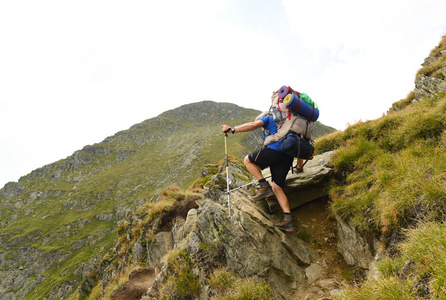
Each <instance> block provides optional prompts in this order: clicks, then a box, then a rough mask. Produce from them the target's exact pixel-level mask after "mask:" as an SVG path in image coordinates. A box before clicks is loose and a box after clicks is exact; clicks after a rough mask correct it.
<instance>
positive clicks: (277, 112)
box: [264, 91, 314, 159]
mask: <svg viewBox="0 0 446 300" xmlns="http://www.w3.org/2000/svg"><path fill="white" fill-rule="evenodd" d="M278 94H279V91H275V92H273V95H272V97H271V102H272V105H271V108H270V111H271V114H272V115H273V117H274V122H276V124H277V133H275V134H270V135H268V136H267V137H266V139H265V141H264V146H267V145H269V144H272V143H274V142H279V148H280V149H281V150H282V151H284V152H286V153H287V154H289V155H291V156H293V157H297V158H302V159H312V158H313V154H314V146H313V145H312V140H311V136H312V133H313V127H312V126H311V123H310V122H309V120H308V119H307V118H305V117H304V116H302V115H300V114H299V113H297V112H295V111H293V112H291V110H290V109H287V107H286V105H285V103H284V101H283V99H279V97H278Z"/></svg>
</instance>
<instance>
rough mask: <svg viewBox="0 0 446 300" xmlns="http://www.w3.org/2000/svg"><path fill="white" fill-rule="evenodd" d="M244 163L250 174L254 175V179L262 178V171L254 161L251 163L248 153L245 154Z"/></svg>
mask: <svg viewBox="0 0 446 300" xmlns="http://www.w3.org/2000/svg"><path fill="white" fill-rule="evenodd" d="M244 163H245V166H246V168H247V169H248V171H249V173H251V175H252V176H254V178H255V179H257V180H260V179H263V174H262V171H261V170H260V168H259V166H258V165H256V164H255V163H252V162H251V161H250V160H249V157H248V155H247V156H245V160H244Z"/></svg>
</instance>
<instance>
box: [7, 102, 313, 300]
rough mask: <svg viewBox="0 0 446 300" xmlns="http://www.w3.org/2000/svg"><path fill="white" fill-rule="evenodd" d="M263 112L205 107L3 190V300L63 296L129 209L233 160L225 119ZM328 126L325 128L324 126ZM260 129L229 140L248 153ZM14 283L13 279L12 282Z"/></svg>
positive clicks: (188, 108) (90, 149) (143, 127)
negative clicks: (210, 167) (223, 161)
mask: <svg viewBox="0 0 446 300" xmlns="http://www.w3.org/2000/svg"><path fill="white" fill-rule="evenodd" d="M259 113H260V112H259V111H256V110H252V109H246V108H243V107H239V106H237V105H234V104H230V103H216V102H212V101H202V102H197V103H192V104H188V105H184V106H181V107H178V108H176V109H173V110H170V111H167V112H165V113H162V114H161V115H159V116H158V117H155V118H151V119H148V120H146V121H143V122H141V123H139V124H136V125H134V126H132V127H131V128H129V129H128V130H123V131H120V132H118V133H116V134H115V135H113V136H110V137H108V138H106V139H105V140H104V141H102V142H100V143H97V144H94V145H88V146H85V147H84V148H83V149H82V150H79V151H76V152H75V153H74V154H73V155H71V156H69V157H67V158H65V159H62V160H59V161H57V162H55V163H52V164H49V165H46V166H44V167H42V168H39V169H37V170H34V171H33V172H31V173H30V174H28V175H26V176H23V177H22V178H20V180H19V182H17V183H14V182H11V183H8V184H6V185H5V186H4V188H2V189H0V278H2V280H1V283H0V298H2V299H3V298H4V297H10V298H11V299H24V298H25V299H41V298H45V297H47V298H55V297H60V298H64V297H65V296H66V295H69V294H71V292H72V291H73V289H75V288H76V287H77V286H78V284H79V282H81V281H82V278H85V276H86V272H88V269H89V268H88V266H89V265H91V264H93V262H94V261H96V260H98V259H100V258H101V257H102V256H103V255H104V253H106V252H107V251H108V250H109V249H110V247H112V245H113V242H114V239H115V238H116V231H115V226H116V223H117V221H119V220H121V219H122V218H123V217H125V216H126V214H127V213H128V212H129V211H130V210H132V209H133V210H134V209H135V208H137V207H138V206H140V205H141V204H142V203H144V202H147V201H156V196H155V195H157V194H158V193H159V192H160V191H161V190H162V189H163V188H165V187H166V186H169V185H175V186H182V187H185V186H188V185H189V184H191V183H192V182H193V181H194V180H195V179H196V178H197V177H198V176H199V173H200V170H201V168H202V166H203V165H204V164H206V163H216V162H218V161H219V160H220V159H222V158H224V138H223V137H224V136H223V134H222V133H221V131H220V125H221V124H223V123H226V124H229V125H236V124H241V123H244V122H247V121H251V120H254V118H255V117H256V116H257V115H258V114H259ZM318 126H319V125H318ZM261 143H262V137H261V132H260V131H256V132H253V133H249V134H240V135H237V134H236V135H234V136H232V135H231V136H230V138H229V139H228V148H229V150H228V152H229V154H231V155H234V156H237V157H243V156H244V155H246V154H247V153H249V152H250V151H252V150H253V149H254V148H255V147H258V146H259V145H261ZM3 279H5V280H3Z"/></svg>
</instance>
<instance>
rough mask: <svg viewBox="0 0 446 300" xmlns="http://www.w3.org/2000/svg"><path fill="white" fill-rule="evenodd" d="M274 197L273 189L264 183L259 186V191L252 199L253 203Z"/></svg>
mask: <svg viewBox="0 0 446 300" xmlns="http://www.w3.org/2000/svg"><path fill="white" fill-rule="evenodd" d="M272 195H274V192H273V189H272V188H271V186H270V185H269V183H268V182H267V183H265V184H263V185H262V184H261V185H260V191H259V193H258V194H257V195H255V196H254V197H252V198H253V199H254V200H255V201H257V200H260V199H263V198H266V197H269V196H272Z"/></svg>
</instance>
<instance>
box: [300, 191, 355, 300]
mask: <svg viewBox="0 0 446 300" xmlns="http://www.w3.org/2000/svg"><path fill="white" fill-rule="evenodd" d="M293 215H294V219H295V221H296V225H297V234H298V236H299V237H300V238H301V239H303V240H304V241H305V242H306V243H307V245H308V246H310V247H311V248H312V249H313V250H314V251H315V252H316V253H317V254H318V255H319V256H320V257H321V260H320V261H318V262H317V264H318V265H320V266H322V267H323V272H322V275H321V276H320V277H319V278H317V279H315V280H314V281H313V282H310V283H307V284H305V285H303V286H300V287H299V288H298V290H297V291H296V292H295V293H293V295H292V297H291V299H305V300H306V299H312V300H313V299H331V298H332V295H333V294H334V293H336V292H338V291H339V289H340V288H341V287H342V285H344V284H345V283H346V281H345V279H344V278H343V277H344V276H343V273H345V272H346V271H348V270H349V266H348V265H347V264H346V262H345V261H344V258H343V257H342V255H341V254H339V253H338V250H337V225H336V220H335V219H333V218H332V217H330V215H329V213H328V198H327V197H323V198H320V199H317V200H314V201H312V202H309V203H307V204H304V205H302V206H300V207H298V208H296V209H295V210H294V211H293Z"/></svg>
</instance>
